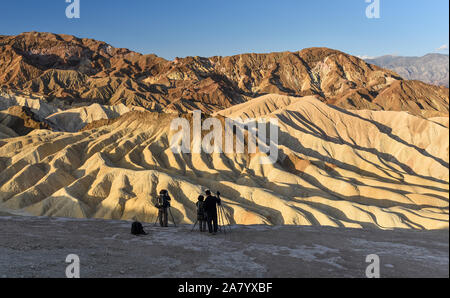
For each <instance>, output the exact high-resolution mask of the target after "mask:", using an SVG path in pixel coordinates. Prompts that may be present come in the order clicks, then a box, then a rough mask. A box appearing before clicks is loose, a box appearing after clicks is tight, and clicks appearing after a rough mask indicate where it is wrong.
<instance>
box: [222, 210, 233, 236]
mask: <svg viewBox="0 0 450 298" xmlns="http://www.w3.org/2000/svg"><path fill="white" fill-rule="evenodd" d="M221 211H222V216H223V217H225V219H226V222H227V226H228V228H229V231H230V232H231V227H230V220H229V219H228V218H227V217H226V216H225V211H224V208H223V206H221Z"/></svg>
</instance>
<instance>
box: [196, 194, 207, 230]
mask: <svg viewBox="0 0 450 298" xmlns="http://www.w3.org/2000/svg"><path fill="white" fill-rule="evenodd" d="M204 199H205V197H204V196H202V195H200V196H198V201H197V203H195V205H196V206H197V220H198V226H199V227H200V232H206V213H205V209H204V208H203V207H204V206H203V204H204V203H205V202H204Z"/></svg>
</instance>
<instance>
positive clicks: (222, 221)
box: [217, 203, 231, 234]
mask: <svg viewBox="0 0 450 298" xmlns="http://www.w3.org/2000/svg"><path fill="white" fill-rule="evenodd" d="M222 204H223V203H222ZM222 204H220V205H218V206H217V207H218V209H217V224H218V226H219V231H222V228H223V233H224V234H226V233H227V227H228V231H229V232H230V233H231V226H230V225H231V223H230V220H229V219H228V218H227V217H226V216H225V211H224V207H223V206H222Z"/></svg>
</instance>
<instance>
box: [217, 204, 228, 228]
mask: <svg viewBox="0 0 450 298" xmlns="http://www.w3.org/2000/svg"><path fill="white" fill-rule="evenodd" d="M222 213H223V212H222V206H221V205H219V218H220V220H221V222H222V227H223V233H224V234H226V233H227V231H226V228H225V222H224V221H223V216H222Z"/></svg>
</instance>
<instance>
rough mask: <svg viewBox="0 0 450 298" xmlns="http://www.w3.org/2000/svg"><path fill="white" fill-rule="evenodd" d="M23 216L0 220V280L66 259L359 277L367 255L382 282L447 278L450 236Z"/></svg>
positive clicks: (137, 272)
mask: <svg viewBox="0 0 450 298" xmlns="http://www.w3.org/2000/svg"><path fill="white" fill-rule="evenodd" d="M130 226H131V224H130V222H126V221H111V220H98V219H88V220H79V219H67V218H45V217H25V216H16V215H9V214H7V213H5V212H3V213H0V278H10V277H27V278H28V277H65V271H66V266H68V265H69V264H67V263H66V262H65V260H66V256H67V255H69V254H76V255H78V256H79V258H80V268H81V269H80V271H81V277H86V278H89V277H106V278H107V277H181V278H184V277H187V278H191V277H203V278H204V277H234V278H238V277H274V278H275V277H361V278H364V277H366V276H365V271H366V267H367V266H368V265H369V264H370V263H366V256H367V255H370V254H377V255H378V256H379V258H380V276H381V277H446V278H448V277H449V238H448V237H449V233H448V230H445V231H410V230H395V231H382V230H361V229H344V228H331V227H303V226H275V227H272V226H233V227H232V228H231V232H230V231H228V233H226V234H223V233H219V234H217V235H209V234H207V233H206V234H205V233H200V232H198V230H197V231H194V232H191V226H186V225H185V226H179V227H168V228H160V227H153V226H152V224H147V225H144V226H146V228H145V229H146V231H147V232H148V233H149V234H148V235H146V236H139V237H136V236H133V235H131V234H130Z"/></svg>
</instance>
